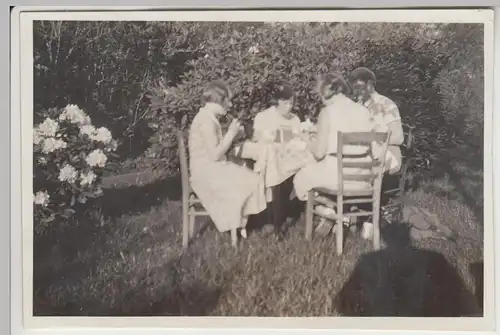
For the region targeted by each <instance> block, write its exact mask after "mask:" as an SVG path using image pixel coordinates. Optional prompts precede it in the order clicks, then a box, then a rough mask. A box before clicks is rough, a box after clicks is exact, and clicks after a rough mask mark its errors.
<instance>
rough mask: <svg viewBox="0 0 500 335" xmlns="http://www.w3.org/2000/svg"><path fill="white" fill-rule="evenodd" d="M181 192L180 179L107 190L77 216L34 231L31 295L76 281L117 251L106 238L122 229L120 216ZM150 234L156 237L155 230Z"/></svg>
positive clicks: (175, 198) (137, 212) (148, 206)
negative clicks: (44, 229)
mask: <svg viewBox="0 0 500 335" xmlns="http://www.w3.org/2000/svg"><path fill="white" fill-rule="evenodd" d="M180 193H181V183H180V180H179V178H170V179H165V180H158V181H154V182H152V183H150V184H148V185H145V186H130V187H128V188H119V189H118V188H117V189H112V188H111V189H106V190H105V192H104V195H103V196H102V197H101V198H100V199H98V201H97V202H96V203H94V204H89V207H88V208H86V209H84V210H82V211H81V212H79V214H78V215H77V216H75V217H73V218H71V219H69V220H67V221H65V222H60V223H57V224H56V223H55V224H54V228H51V229H50V230H47V231H46V232H45V233H44V234H43V235H42V234H37V233H35V234H34V243H33V261H34V266H33V288H34V294H35V295H37V294H38V293H37V292H44V291H46V289H47V288H48V287H50V286H57V285H59V284H58V283H61V285H63V284H64V283H67V282H72V281H77V280H79V279H81V278H85V277H87V276H88V275H89V274H90V273H93V272H95V270H96V267H97V266H98V264H99V262H100V261H102V259H103V257H107V256H106V255H108V256H109V255H110V254H116V250H111V248H112V246H111V245H110V244H109V243H107V242H108V241H107V240H108V239H109V238H110V236H113V234H115V233H116V232H117V231H122V230H124V229H125V228H124V227H122V226H121V225H122V223H121V222H120V217H121V216H123V215H130V214H134V215H137V214H140V213H143V212H147V211H149V210H151V208H152V207H154V206H158V205H161V204H162V203H163V202H164V201H165V199H171V200H178V199H179V197H180ZM143 235H144V236H143ZM153 235H154V236H159V235H158V234H156V233H155V234H153ZM160 235H161V234H160ZM137 237H138V238H141V239H142V240H144V239H146V240H148V238H149V239H151V236H150V235H148V234H146V233H144V234H142V233H140V234H139V235H137ZM153 238H156V237H153ZM158 238H160V237H158ZM148 241H149V240H148ZM139 242H140V241H135V242H134V243H139ZM89 250H92V252H89ZM115 256H116V255H115ZM38 298H40V297H37V299H38ZM70 305H71V304H70ZM70 309H71V308H70Z"/></svg>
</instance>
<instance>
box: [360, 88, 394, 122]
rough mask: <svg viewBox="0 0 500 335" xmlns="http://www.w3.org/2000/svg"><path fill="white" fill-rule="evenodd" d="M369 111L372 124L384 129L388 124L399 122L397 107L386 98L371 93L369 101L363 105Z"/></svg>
mask: <svg viewBox="0 0 500 335" xmlns="http://www.w3.org/2000/svg"><path fill="white" fill-rule="evenodd" d="M363 105H364V106H365V107H366V108H368V110H369V111H370V117H371V120H372V122H374V123H375V124H376V125H377V126H379V127H381V128H382V129H385V128H387V127H388V126H389V124H390V123H392V122H395V121H399V120H401V116H400V115H399V109H398V106H397V105H396V104H395V103H394V101H392V100H391V99H389V98H388V97H386V96H384V95H382V94H379V93H377V92H373V93H372V95H371V97H370V99H368V100H367V101H366V102H365V103H364V104H363Z"/></svg>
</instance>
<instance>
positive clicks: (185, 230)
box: [182, 197, 189, 249]
mask: <svg viewBox="0 0 500 335" xmlns="http://www.w3.org/2000/svg"><path fill="white" fill-rule="evenodd" d="M188 243H189V207H188V201H187V198H185V197H183V199H182V247H183V248H184V249H185V248H187V246H188Z"/></svg>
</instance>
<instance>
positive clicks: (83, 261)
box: [33, 18, 484, 316]
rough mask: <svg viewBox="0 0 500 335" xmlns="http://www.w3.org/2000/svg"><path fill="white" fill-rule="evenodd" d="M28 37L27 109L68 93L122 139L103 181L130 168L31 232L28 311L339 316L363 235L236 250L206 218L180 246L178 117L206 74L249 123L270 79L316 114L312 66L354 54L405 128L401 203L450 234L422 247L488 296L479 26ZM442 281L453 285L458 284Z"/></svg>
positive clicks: (299, 235) (67, 29) (187, 29)
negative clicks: (336, 303)
mask: <svg viewBox="0 0 500 335" xmlns="http://www.w3.org/2000/svg"><path fill="white" fill-rule="evenodd" d="M375 19H376V18H374V20H375ZM34 43H35V48H34V50H35V54H34V67H35V85H34V89H35V110H34V113H35V122H36V123H38V122H40V121H41V119H43V113H44V112H43V111H44V110H48V109H50V108H63V107H65V106H66V105H67V104H68V103H71V104H77V105H78V106H79V107H81V108H82V109H84V110H85V111H86V112H87V113H88V114H89V115H90V116H91V118H92V121H93V124H94V125H95V126H96V127H101V126H104V127H107V128H108V129H110V130H111V132H112V134H113V137H114V138H116V139H118V140H119V142H120V145H119V148H118V151H117V154H118V157H117V158H116V159H115V164H111V165H109V166H108V167H107V168H108V170H107V171H104V172H103V174H104V176H103V180H107V181H109V180H110V179H112V180H115V179H116V180H117V181H120V180H121V181H123V180H124V178H125V177H123V176H127V178H129V177H130V185H128V181H129V179H127V178H125V179H126V180H125V181H124V182H119V183H118V182H117V184H120V187H115V186H113V187H104V194H103V196H102V198H100V199H99V201H100V203H97V204H95V206H94V205H93V206H92V207H91V208H88V209H86V210H85V211H82V212H84V214H82V215H75V216H73V217H72V218H71V219H70V220H67V221H64V222H61V224H59V225H57V226H56V225H54V227H57V229H53V231H51V232H47V234H46V235H44V236H42V235H40V234H36V235H35V240H34V243H35V244H34V250H35V254H34V267H35V269H34V300H33V301H34V313H35V315H79V316H82V315H87V316H88V315H94V316H97V315H100V316H102V315H108V316H110V315H111V316H116V315H133V316H137V315H147V316H149V315H217V316H220V315H240V316H241V315H252V316H255V315H260V316H318V315H321V316H331V315H337V314H338V312H339V311H338V310H335V308H334V307H333V305H332V304H331V301H328V299H326V300H325V297H331V298H333V297H335V296H336V294H337V293H338V292H339V291H340V289H341V288H342V286H343V284H344V283H345V282H346V281H347V280H348V277H349V276H350V274H351V273H352V271H353V269H354V267H355V264H356V263H357V261H358V260H359V259H361V258H363V257H364V256H365V255H366V254H367V253H368V254H369V253H370V251H371V250H372V249H371V245H370V244H369V243H368V242H366V241H363V240H361V239H357V238H356V237H354V236H353V237H350V238H349V239H348V240H347V243H346V253H345V254H344V255H343V256H342V257H341V258H339V257H337V256H336V255H335V254H334V253H331V252H330V251H331V239H329V238H326V239H319V240H317V239H316V240H315V242H314V243H310V242H308V241H305V240H304V238H303V224H298V225H297V226H295V227H294V228H293V229H292V230H291V231H290V235H289V237H288V238H287V239H286V241H284V242H283V243H276V241H275V240H274V239H273V236H268V235H266V234H265V233H264V232H256V233H255V234H252V233H250V234H249V238H248V240H246V242H243V243H242V249H240V252H239V253H238V254H236V253H233V249H232V247H231V245H230V243H229V238H228V237H227V236H224V235H222V234H219V233H218V232H217V231H216V230H215V229H214V228H213V226H212V225H204V226H203V225H201V224H200V225H199V227H198V228H200V229H199V231H198V232H197V237H196V239H195V241H193V244H192V245H191V246H190V248H189V250H188V251H187V252H184V251H182V250H181V247H180V246H181V239H182V238H181V233H182V229H181V224H180V220H181V209H180V208H181V204H180V201H179V200H180V195H179V191H180V189H181V187H180V183H179V180H178V178H177V177H178V165H179V163H178V158H177V143H176V139H175V136H174V131H175V130H177V129H182V130H186V129H187V126H188V125H189V121H190V120H191V119H192V117H193V116H194V114H195V113H196V112H197V110H198V108H199V93H200V91H201V89H202V88H203V87H204V85H206V83H207V82H208V81H209V80H211V79H221V78H222V79H224V80H226V81H227V82H228V83H229V84H230V85H231V87H232V88H233V90H234V91H235V93H236V96H235V100H234V108H233V110H232V111H231V113H232V114H233V115H241V117H242V118H243V119H245V120H246V121H245V125H246V127H247V130H251V129H249V128H250V122H249V121H250V120H251V117H252V115H253V114H254V113H256V112H257V111H258V110H260V109H262V108H264V107H265V106H267V104H268V103H269V93H270V85H269V84H270V83H272V82H273V81H274V80H284V81H287V82H289V83H290V84H291V85H292V86H293V87H294V88H295V89H296V90H297V92H298V95H299V99H298V102H297V106H296V112H297V114H298V115H299V116H300V117H302V118H303V117H305V116H306V115H311V116H312V117H314V115H315V114H316V113H317V110H318V107H319V99H318V98H317V96H316V93H315V90H314V88H315V82H314V78H315V76H316V75H317V74H318V73H321V72H327V71H331V70H340V71H342V72H344V73H346V72H348V71H349V70H351V69H353V68H354V67H357V66H360V65H363V66H368V67H371V68H373V69H374V71H375V72H376V74H377V76H378V84H377V89H378V90H379V91H380V92H381V93H382V94H385V95H387V96H389V97H390V98H391V99H393V100H394V101H396V103H397V104H398V106H399V108H400V112H401V116H402V118H403V120H404V122H405V123H406V124H409V125H413V126H415V137H416V138H415V150H414V151H413V152H412V155H414V158H415V159H416V163H417V164H416V165H415V166H414V167H413V171H412V178H414V179H415V180H414V181H415V182H414V183H413V184H415V186H414V187H413V190H408V192H407V198H408V201H410V200H411V201H412V202H413V203H414V204H416V205H417V206H419V207H422V208H428V209H429V210H430V211H431V212H433V213H436V214H437V215H438V216H439V219H440V221H441V222H442V223H443V224H444V225H446V226H447V227H449V228H450V229H452V230H454V231H455V232H456V233H457V234H458V235H459V238H458V240H457V241H456V242H450V241H432V240H424V241H421V242H419V243H417V247H419V248H423V249H426V250H433V251H435V252H436V253H437V255H441V254H442V255H444V256H445V257H446V259H447V260H448V261H449V262H450V263H452V264H453V266H454V267H455V268H456V269H457V271H459V272H460V277H462V278H464V280H465V282H466V283H467V287H468V289H469V290H471V291H473V292H475V293H476V294H477V295H478V296H480V295H481V294H482V288H481V286H480V285H481V283H482V279H481V276H482V273H481V270H478V271H475V272H471V270H470V269H471V267H475V268H477V269H480V268H481V266H482V259H483V229H482V226H483V211H484V208H483V199H482V197H483V186H484V183H483V169H482V162H483V122H484V93H483V92H484V53H483V26H482V25H479V24H476V25H470V24H397V23H300V24H297V23H286V24H283V23H251V24H249V23H241V22H240V23H226V22H217V23H216V22H177V23H173V22H81V21H71V22H69V21H68V22H55V21H50V22H48V21H46V22H43V21H38V22H35V23H34ZM252 47H254V48H252ZM251 50H252V51H255V50H258V52H256V53H254V52H251ZM150 169H154V174H153V176H154V177H155V178H156V177H158V179H154V178H152V179H153V180H152V182H144V183H142V179H141V182H137V178H136V174H135V172H141V171H147V170H150ZM122 177H123V178H122ZM160 177H172V178H163V179H162V178H160ZM141 178H142V177H141ZM141 183H142V184H141ZM111 184H113V185H115V184H114V181H113V182H111ZM122 184H127V185H126V187H121V186H122ZM104 186H106V185H104ZM108 186H109V185H108ZM200 221H201V220H200ZM403 254H404V252H403ZM242 255H243V256H244V257H241V256H242ZM311 259H315V260H317V261H315V262H311V261H310V260H311ZM402 261H404V259H402ZM411 262H413V261H412V260H410V265H409V266H408V268H413V266H414V263H411ZM440 264H441V263H440ZM439 267H440V269H441V270H442V272H441V273H443V274H444V275H443V276H441V275H438V276H435V278H434V279H439V278H441V279H442V278H449V277H446V273H445V272H446V271H447V270H446V269H445V268H444V267H441V266H439ZM324 278H329V279H330V280H326V281H325V280H324ZM443 280H444V281H445V282H446V285H445V286H447V287H446V288H447V290H449V291H450V292H452V295H455V293H456V292H459V291H460V290H461V288H459V287H458V286H454V285H450V281H448V280H447V279H443ZM402 285H406V284H405V283H402ZM474 286H476V287H475V288H474ZM297 288H299V289H298V290H297ZM456 305H457V304H455V303H453V302H450V303H449V304H448V308H441V312H442V313H445V312H450V311H453V310H454V309H455V307H456Z"/></svg>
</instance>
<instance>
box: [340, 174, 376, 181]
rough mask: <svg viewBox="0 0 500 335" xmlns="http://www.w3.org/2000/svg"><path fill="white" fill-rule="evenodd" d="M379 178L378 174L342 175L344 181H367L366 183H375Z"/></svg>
mask: <svg viewBox="0 0 500 335" xmlns="http://www.w3.org/2000/svg"><path fill="white" fill-rule="evenodd" d="M375 178H377V174H375V173H367V174H342V179H343V180H344V181H365V182H369V183H371V182H373V181H374V180H375Z"/></svg>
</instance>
